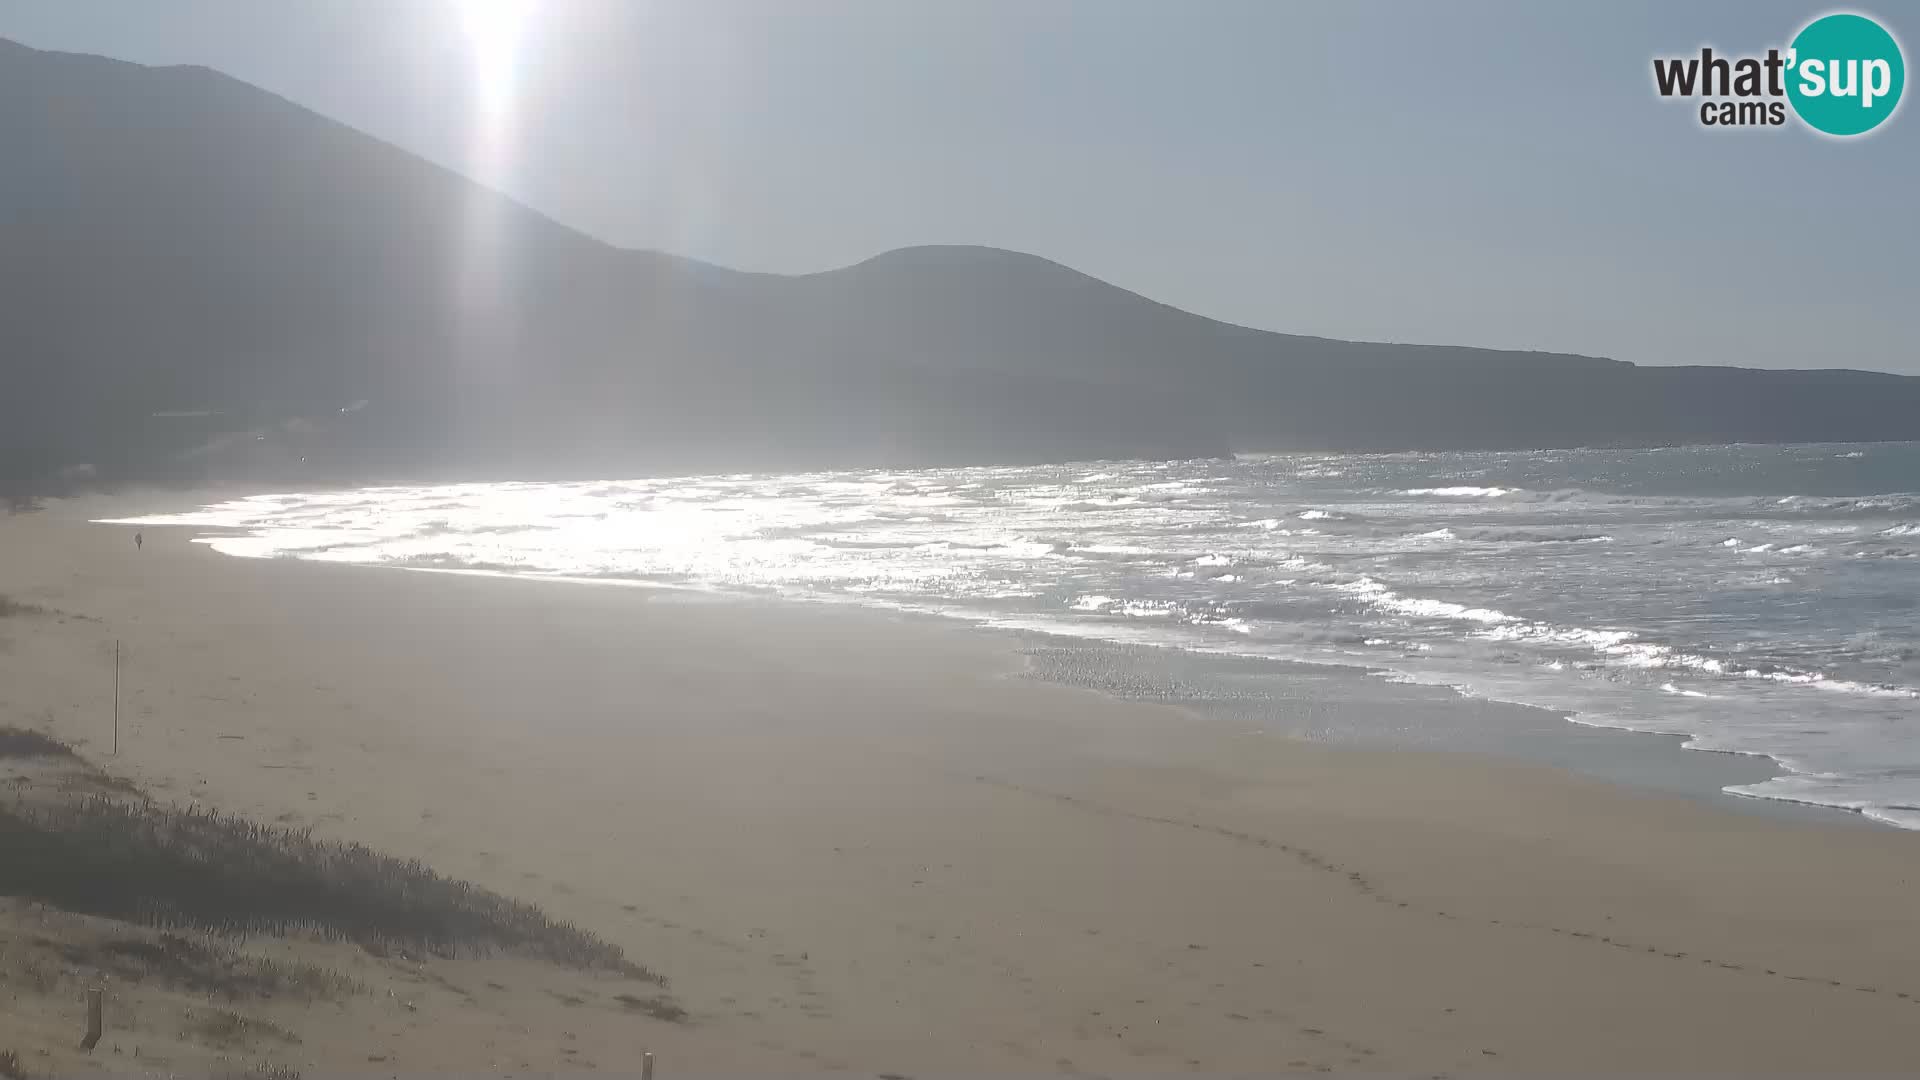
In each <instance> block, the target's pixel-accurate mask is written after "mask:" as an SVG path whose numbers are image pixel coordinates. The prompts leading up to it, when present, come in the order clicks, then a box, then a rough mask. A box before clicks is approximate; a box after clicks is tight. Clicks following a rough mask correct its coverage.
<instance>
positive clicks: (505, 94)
mask: <svg viewBox="0 0 1920 1080" xmlns="http://www.w3.org/2000/svg"><path fill="white" fill-rule="evenodd" d="M457 6H458V8H459V11H460V21H461V24H462V27H463V29H465V30H466V32H467V41H468V43H469V45H470V47H471V48H472V49H473V68H474V77H475V79H476V80H477V82H478V88H479V91H480V99H481V101H482V102H483V104H484V105H485V106H486V108H487V109H488V111H489V112H492V111H496V110H498V109H500V108H502V107H504V106H505V105H506V104H507V101H508V99H510V98H511V97H512V96H513V82H514V74H515V67H516V65H517V61H518V59H519V52H520V40H521V37H522V36H523V35H524V33H525V30H526V22H527V17H528V16H529V15H531V14H532V13H533V7H534V3H533V0H457Z"/></svg>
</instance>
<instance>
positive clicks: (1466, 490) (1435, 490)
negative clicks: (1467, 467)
mask: <svg viewBox="0 0 1920 1080" xmlns="http://www.w3.org/2000/svg"><path fill="white" fill-rule="evenodd" d="M1519 490H1520V489H1519V488H1503V487H1474V486H1472V485H1468V484H1458V485H1454V486H1452V487H1429V488H1407V489H1406V490H1404V491H1402V492H1400V494H1402V495H1439V496H1441V497H1443V498H1450V499H1497V498H1500V497H1501V496H1503V495H1512V494H1514V493H1515V492H1517V491H1519Z"/></svg>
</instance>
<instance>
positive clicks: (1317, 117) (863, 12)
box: [0, 0, 1920, 373]
mask: <svg viewBox="0 0 1920 1080" xmlns="http://www.w3.org/2000/svg"><path fill="white" fill-rule="evenodd" d="M526 6H527V7H528V8H529V13H528V14H527V15H526V17H525V18H524V20H523V21H522V23H521V33H520V34H519V36H518V39H517V44H516V46H515V48H514V56H513V59H512V65H511V69H512V72H513V80H512V85H511V87H508V86H507V85H506V84H505V83H503V82H502V81H501V80H500V75H501V73H502V70H503V68H502V65H501V63H500V62H499V58H498V55H497V54H498V53H499V50H498V48H497V47H496V48H495V49H488V48H480V49H476V40H475V37H474V35H473V34H472V33H470V32H469V29H468V24H466V23H464V22H463V15H462V12H461V10H460V9H461V7H462V5H461V4H460V3H458V2H456V0H328V2H315V3H275V2H261V0H169V2H167V3H148V2H145V0H124V2H117V3H108V2H93V0H41V2H33V0H0V36H4V37H10V38H14V39H16V40H18V41H21V42H24V43H25V44H28V45H33V46H36V47H39V48H50V49H62V50H69V51H76V52H96V53H103V54H105V55H108V56H114V57H119V58H122V59H127V60H133V61H138V62H141V63H151V64H170V63H197V64H205V65H207V66H210V67H213V68H217V69H219V70H221V71H224V72H227V73H229V74H231V75H234V76H236V77H238V78H240V79H243V80H245V81H247V82H250V83H255V84H257V85H259V86H263V87H265V88H267V89H269V90H272V91H274V92H276V93H279V94H282V95H284V96H286V97H288V98H291V99H292V100H294V101H297V102H299V103H301V104H303V105H306V106H309V107H311V108H313V109H315V110H318V111H320V112H322V113H325V114H327V115H329V116H332V117H335V118H337V119H340V120H342V121H344V122H346V123H348V124H351V125H353V126H354V127H357V128H360V129H362V130H365V131H367V132H370V133H372V134H374V135H376V136H379V137H380V138H383V139H387V140H390V141H392V142H395V143H398V144H400V145H401V146H404V147H406V148H408V149H410V150H413V151H415V152H417V153H420V154H423V155H425V156H427V157H429V158H432V159H434V160H436V161H438V162H441V163H443V164H446V165H449V166H452V167H454V168H457V169H460V170H462V171H465V172H468V173H470V174H473V175H476V176H479V177H480V178H481V179H484V180H486V181H488V182H489V183H492V184H495V185H496V186H499V187H501V188H503V189H505V190H506V191H508V192H510V193H512V194H513V195H515V196H517V197H519V198H521V199H522V200H524V201H526V202H528V203H530V204H532V205H533V206H535V207H537V208H539V209H540V210H542V211H544V212H546V213H548V214H550V215H552V216H553V217H555V218H558V219H559V220H561V221H564V222H566V223H568V224H570V225H573V226H575V227H577V228H580V229H583V230H585V231H587V232H591V233H593V234H595V235H597V236H600V237H602V238H604V239H606V240H608V241H611V242H613V243H616V244H620V245H623V246H629V247H647V248H661V249H665V250H668V251H672V252H676V253H679V254H683V255H690V256H693V257H695V258H699V259H706V260H709V261H712V262H717V263H721V264H724V265H727V266H733V267H740V268H744V269H753V270H771V271H781V272H804V271H811V270H820V269H826V268H829V267H834V266H839V265H843V264H846V263H850V262H855V261H858V260H860V259H863V258H866V257H868V256H870V255H873V254H876V253H878V252H881V251H884V250H887V249H890V248H895V247H901V246H904V245H909V244H924V243H972V244H991V245H996V246H1000V247H1008V248H1015V249H1018V250H1022V251H1029V252H1033V253H1036V254H1040V255H1044V256H1047V257H1049V258H1052V259H1056V260H1059V261H1061V262H1064V263H1067V264H1069V265H1071V266H1074V267H1077V268H1079V269H1082V270H1085V271H1087V272H1088V273H1091V274H1094V275H1097V276H1099V277H1102V278H1105V279H1107V280H1109V281H1112V282H1115V283H1116V284H1119V285H1122V286H1125V287H1127V288H1129V289H1134V290H1136V291H1139V292H1142V293H1145V294H1147V295H1149V296H1152V297H1154V298H1156V299H1159V300H1163V301H1165V302H1168V303H1171V304H1174V305H1177V306H1179V307H1183V308H1187V309H1190V310H1193V311H1197V312H1201V313H1203V314H1206V315H1211V316H1214V317H1217V318H1222V319H1229V320H1232V321H1234V322H1240V323H1246V324H1249V325H1253V326H1260V327H1266V328H1271V329H1276V330H1286V331H1292V332H1300V333H1311V334H1324V335H1328V336H1333V337H1349V338H1365V339H1374V340H1385V341H1419V342H1444V343H1459V344H1472V345H1490V346H1502V347H1512V348H1542V349H1556V350H1565V351H1570V352H1585V353H1594V354H1600V355H1606V356H1614V357H1618V358H1621V359H1627V360H1633V361H1637V362H1641V363H1714V364H1754V365H1764V366H1769V367H1794V366H1802V367H1835V366H1851V367H1868V368H1879V369H1884V370H1895V371H1911V372H1917V373H1920V277H1917V276H1916V274H1915V272H1914V270H1913V267H1912V262H1913V259H1914V254H1915V252H1916V250H1920V197H1916V192H1920V113H1917V112H1916V111H1915V106H1914V105H1912V104H1911V103H1907V104H1905V105H1903V107H1902V109H1901V112H1900V114H1899V115H1897V116H1896V117H1895V118H1894V119H1893V120H1892V121H1891V122H1890V123H1889V124H1887V125H1884V126H1883V127H1882V129H1881V130H1880V131H1879V132H1877V133H1876V134H1874V135H1872V136H1869V137H1867V138H1866V139H1856V140H1851V141H1837V140H1824V139H1821V138H1819V137H1817V136H1815V135H1813V134H1811V133H1810V132H1807V131H1805V130H1804V129H1800V128H1798V127H1790V128H1788V129H1784V130H1783V129H1761V130H1752V131H1744V132H1732V133H1728V132H1713V131H1709V130H1706V129H1703V128H1702V127H1700V125H1699V123H1698V120H1697V117H1696V115H1695V113H1694V111H1693V109H1692V107H1690V106H1688V105H1686V104H1682V103H1677V102H1667V101H1661V100H1659V99H1658V98H1656V97H1655V95H1654V93H1653V90H1652V80H1651V75H1650V60H1651V58H1652V57H1653V56H1654V55H1655V54H1676V55H1677V54H1684V53H1687V52H1690V51H1697V50H1698V48H1699V47H1700V46H1701V45H1702V44H1712V45H1714V46H1715V47H1716V48H1718V49H1723V50H1740V51H1760V50H1764V49H1765V48H1766V47H1767V46H1769V45H1784V44H1785V43H1786V42H1787V40H1788V39H1789V38H1790V37H1791V36H1792V34H1793V32H1794V31H1795V30H1797V29H1798V28H1799V27H1800V26H1801V25H1803V24H1804V23H1805V22H1806V21H1807V20H1808V19H1810V18H1811V17H1813V16H1815V15H1817V14H1820V13H1823V12H1824V11H1826V10H1828V9H1827V8H1825V7H1822V6H1819V5H1816V4H1807V3H1786V4H1781V3H1757V2H1728V3H1697V4H1677V3H1661V2H1649V3H1629V2H1621V0H1607V2H1605V3H1588V4H1582V5H1579V6H1578V7H1577V8H1576V7H1575V6H1574V5H1571V4H1564V3H1448V4H1440V3H1412V2H1408V3H1353V2H1342V3H1326V4H1289V3H1283V2H1279V0H1271V2H1269V0H1251V2H1246V3H1235V2H1227V0H1156V2H1152V3H1142V2H1125V0H1085V2H1047V0H1013V2H1008V3H989V2H983V0H946V2H940V3H922V2H914V0H874V2H872V3H830V2H826V0H819V2H815V0H765V2H761V3H744V2H742V3H733V2H725V0H687V2H684V3H660V2H641V0H544V2H543V0H534V2H533V3H531V4H528V5H526ZM1860 10H1864V11H1867V12H1869V13H1872V14H1876V15H1878V16H1880V17H1881V18H1882V20H1883V22H1884V23H1886V24H1887V25H1889V27H1890V28H1891V29H1892V30H1893V31H1894V33H1895V34H1896V35H1898V36H1900V37H1901V38H1902V40H1903V43H1904V44H1905V46H1906V53H1907V60H1908V63H1909V65H1911V64H1912V63H1913V62H1914V60H1915V51H1916V50H1915V43H1916V42H1920V5H1914V4H1911V3H1904V4H1895V3H1882V4H1881V5H1880V6H1879V7H1877V8H1876V7H1867V8H1862V9H1860ZM477 54H486V55H495V56H496V58H495V60H493V61H491V62H486V63H482V62H477V61H476V55H477ZM483 70H484V71H486V72H490V73H491V74H490V76H489V77H488V78H486V79H481V78H480V74H481V72H482V71H483ZM480 84H484V85H480ZM508 90H510V91H511V92H510V93H505V91H508ZM489 92H491V93H492V94H494V95H495V96H496V97H498V98H499V103H498V104H499V107H500V108H501V109H503V110H504V113H503V114H502V115H504V116H505V118H506V119H507V120H508V121H510V128H509V129H508V130H507V135H506V137H505V138H502V139H499V140H496V141H495V142H493V143H491V144H490V143H489V142H488V140H487V139H486V138H485V137H484V131H483V130H482V129H483V128H484V126H485V125H484V124H483V123H482V122H481V121H480V120H478V119H476V118H477V117H479V116H482V115H484V114H485V113H486V109H487V107H488V103H489V102H490V101H492V100H493V99H492V98H490V97H489V96H488V94H489ZM1908 96H1911V93H1910V94H1909V95H1908ZM489 146H491V147H492V149H490V150H489V149H488V147H489Z"/></svg>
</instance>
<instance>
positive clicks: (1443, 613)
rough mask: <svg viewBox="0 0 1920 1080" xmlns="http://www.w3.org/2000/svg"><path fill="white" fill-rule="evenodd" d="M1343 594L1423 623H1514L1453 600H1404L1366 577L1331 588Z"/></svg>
mask: <svg viewBox="0 0 1920 1080" xmlns="http://www.w3.org/2000/svg"><path fill="white" fill-rule="evenodd" d="M1332 587H1333V588H1334V589H1337V590H1339V591H1340V592H1344V593H1351V594H1353V595H1354V596H1357V597H1359V598H1360V599H1362V600H1363V601H1365V602H1366V603H1367V604H1368V605H1369V606H1371V607H1374V608H1376V609H1378V610H1380V611H1391V612H1394V613H1395V614H1399V615H1412V616H1414V617H1416V618H1423V619H1457V620H1461V621H1464V622H1478V623H1504V622H1512V621H1513V618H1514V617H1513V616H1512V615H1509V614H1507V613H1506V612H1504V611H1495V610H1493V609H1492V608H1483V607H1470V606H1468V605H1466V604H1456V603H1454V602H1452V601H1450V600H1430V599H1426V598H1423V597H1417V596H1402V595H1400V594H1399V593H1396V592H1394V591H1393V590H1391V589H1389V588H1387V586H1385V585H1383V584H1381V583H1380V582H1378V581H1375V580H1374V579H1372V578H1368V577H1363V578H1360V579H1359V580H1358V581H1348V582H1341V583H1338V584H1335V585H1334V586H1332Z"/></svg>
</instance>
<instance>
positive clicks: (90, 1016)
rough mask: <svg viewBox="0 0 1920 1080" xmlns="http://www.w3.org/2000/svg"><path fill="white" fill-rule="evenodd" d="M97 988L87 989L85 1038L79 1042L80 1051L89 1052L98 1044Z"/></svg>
mask: <svg viewBox="0 0 1920 1080" xmlns="http://www.w3.org/2000/svg"><path fill="white" fill-rule="evenodd" d="M101 996H102V995H101V993H100V989H99V987H89V988H88V989H87V1037H86V1038H84V1039H81V1040H80V1049H82V1050H91V1049H93V1048H94V1046H96V1045H98V1043H99V1042H100V998H101Z"/></svg>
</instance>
